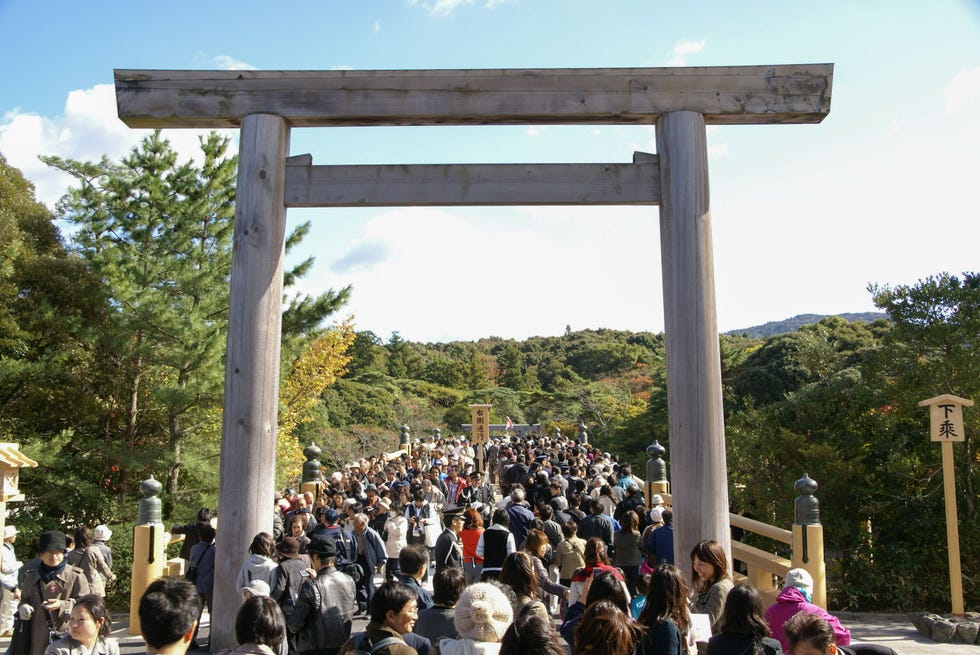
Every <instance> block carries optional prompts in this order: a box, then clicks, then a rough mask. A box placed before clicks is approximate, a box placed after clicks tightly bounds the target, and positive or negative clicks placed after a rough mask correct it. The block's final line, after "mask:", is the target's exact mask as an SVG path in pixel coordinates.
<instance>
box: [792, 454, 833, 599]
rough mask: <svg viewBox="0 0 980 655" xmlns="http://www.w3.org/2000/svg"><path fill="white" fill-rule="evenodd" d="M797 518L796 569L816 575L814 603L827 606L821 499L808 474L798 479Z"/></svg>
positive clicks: (794, 542)
mask: <svg viewBox="0 0 980 655" xmlns="http://www.w3.org/2000/svg"><path fill="white" fill-rule="evenodd" d="M795 486H796V491H797V493H799V494H800V495H799V496H797V498H796V519H795V520H794V521H793V555H792V563H793V568H801V569H806V571H807V572H808V573H809V574H810V575H811V576H812V577H813V604H814V605H819V606H820V607H822V608H824V609H827V566H826V564H824V560H823V526H822V525H820V502H819V501H818V500H817V499H816V498H815V497H814V496H813V493H814V492H815V491H816V490H817V483H816V482H815V481H814V480H813V479H812V478H810V476H808V475H807V474H806V473H804V474H803V477H802V478H800V479H799V480H797V481H796V485H795Z"/></svg>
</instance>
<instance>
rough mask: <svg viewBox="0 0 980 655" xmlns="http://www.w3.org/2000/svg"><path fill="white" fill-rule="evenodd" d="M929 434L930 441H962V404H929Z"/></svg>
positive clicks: (963, 438)
mask: <svg viewBox="0 0 980 655" xmlns="http://www.w3.org/2000/svg"><path fill="white" fill-rule="evenodd" d="M929 436H930V439H931V440H932V441H964V440H965V439H966V437H965V436H964V433H963V406H962V405H960V404H959V403H954V402H938V403H936V404H934V405H930V406H929Z"/></svg>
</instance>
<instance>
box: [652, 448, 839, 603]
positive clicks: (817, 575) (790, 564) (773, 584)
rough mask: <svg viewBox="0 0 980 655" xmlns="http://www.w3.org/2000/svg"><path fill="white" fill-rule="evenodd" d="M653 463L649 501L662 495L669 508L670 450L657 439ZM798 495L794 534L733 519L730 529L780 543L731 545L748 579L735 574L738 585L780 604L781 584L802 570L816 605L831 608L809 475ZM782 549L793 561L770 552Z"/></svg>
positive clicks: (799, 482) (820, 528) (800, 484)
mask: <svg viewBox="0 0 980 655" xmlns="http://www.w3.org/2000/svg"><path fill="white" fill-rule="evenodd" d="M647 454H648V455H649V456H650V459H649V460H647V467H646V474H647V477H646V494H647V496H646V497H647V499H651V498H652V497H653V495H654V494H659V495H660V497H661V498H662V499H663V501H664V504H665V505H667V506H670V505H672V502H671V494H670V483H669V482H668V481H667V463H666V462H665V461H664V460H663V456H664V455H665V454H666V448H664V447H663V446H661V445H660V444H659V443H658V442H657V441H656V440H655V441H654V442H653V443H652V444H650V446H649V447H648V448H647ZM794 487H795V489H796V491H797V493H798V494H799V495H798V496H797V498H796V501H795V518H794V520H793V526H792V529H791V530H787V529H785V528H780V527H777V526H774V525H769V524H768V523H763V522H762V521H757V520H755V519H750V518H746V517H744V516H740V515H738V514H729V515H728V517H729V518H728V520H729V524H730V525H731V527H733V528H740V529H742V530H744V531H745V532H750V533H753V534H756V535H760V536H762V537H765V538H767V539H770V540H772V541H774V542H776V545H774V546H773V547H772V548H771V549H768V550H765V549H762V548H759V547H757V546H752V545H750V544H747V543H743V542H741V541H735V540H732V552H731V556H732V560H733V561H739V562H742V563H743V564H744V565H745V573H744V574H736V576H735V577H736V578H737V579H738V580H739V581H742V580H744V581H747V582H748V583H749V584H751V585H752V586H753V587H755V588H756V589H758V590H759V593H761V594H762V597H763V599H764V600H765V601H766V603H767V604H772V603H774V602H776V596H778V595H779V589H780V587H781V585H782V581H783V580H784V579H785V578H786V574H787V573H788V572H789V570H790V569H795V568H801V569H806V571H807V572H808V573H809V574H810V575H811V576H812V577H813V604H814V605H819V606H820V607H822V608H824V609H827V567H826V565H825V564H824V548H823V526H822V525H820V503H819V502H818V501H817V499H816V498H815V497H814V495H813V493H814V492H815V491H816V490H817V483H816V482H815V481H814V480H812V479H811V478H810V476H808V475H807V474H806V473H804V474H803V477H802V478H801V479H799V480H797V481H796V484H795V485H794ZM780 544H786V545H789V546H790V552H791V554H790V559H786V558H785V557H783V556H781V555H779V554H777V553H776V552H769V551H770V550H771V551H782V552H784V553H785V552H786V548H785V547H783V546H781V545H780Z"/></svg>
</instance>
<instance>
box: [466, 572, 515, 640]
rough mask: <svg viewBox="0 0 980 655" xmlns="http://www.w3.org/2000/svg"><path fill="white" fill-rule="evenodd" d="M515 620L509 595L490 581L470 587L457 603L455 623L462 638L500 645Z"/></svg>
mask: <svg viewBox="0 0 980 655" xmlns="http://www.w3.org/2000/svg"><path fill="white" fill-rule="evenodd" d="M513 620H514V610H513V609H512V608H511V606H510V601H509V600H508V599H507V596H505V595H504V592H502V591H501V590H500V589H499V588H497V587H496V586H494V585H492V584H489V583H487V582H478V583H477V584H474V585H470V586H469V587H467V588H466V589H465V590H464V591H463V593H462V594H460V597H459V600H458V601H457V602H456V617H455V620H454V623H455V625H456V631H457V632H459V636H460V639H472V640H474V641H489V642H499V641H500V640H501V639H502V638H503V636H504V633H505V632H507V628H508V627H510V624H511V621H513Z"/></svg>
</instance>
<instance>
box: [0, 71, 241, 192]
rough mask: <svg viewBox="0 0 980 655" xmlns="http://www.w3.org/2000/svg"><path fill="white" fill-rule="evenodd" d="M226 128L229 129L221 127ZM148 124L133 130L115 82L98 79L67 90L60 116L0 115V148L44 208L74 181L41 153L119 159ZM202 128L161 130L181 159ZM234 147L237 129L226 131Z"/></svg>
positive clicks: (196, 149)
mask: <svg viewBox="0 0 980 655" xmlns="http://www.w3.org/2000/svg"><path fill="white" fill-rule="evenodd" d="M226 132H228V131H226ZM147 133H148V130H133V129H130V128H128V127H126V125H125V124H124V123H123V122H122V121H121V120H119V118H118V116H117V114H116V96H115V88H114V87H113V86H112V85H111V84H99V85H96V86H94V87H92V88H90V89H80V90H76V91H71V92H70V93H69V94H68V97H67V99H66V101H65V110H64V113H63V114H61V115H59V116H40V115H38V114H32V113H24V112H20V111H17V110H14V111H11V112H8V113H7V114H6V115H4V116H3V117H2V119H0V152H2V153H3V154H4V156H6V158H7V162H8V163H9V164H10V165H11V166H14V167H16V168H18V169H19V170H20V171H21V172H22V173H23V174H24V177H26V178H27V179H28V180H30V181H31V182H33V183H34V187H35V195H36V197H37V199H38V200H39V201H41V202H43V203H44V204H46V205H47V206H48V207H49V208H54V205H55V203H56V202H57V200H58V199H59V198H60V197H61V196H62V195H63V194H64V193H65V192H66V191H67V190H68V187H69V186H71V185H72V184H73V179H72V178H71V177H70V176H68V175H67V174H65V173H62V172H61V171H58V170H56V169H54V168H51V167H50V166H48V165H46V164H44V163H43V162H41V161H40V160H39V159H38V156H40V155H54V156H58V157H63V158H67V159H77V160H82V161H98V160H100V159H101V158H102V156H103V155H105V156H107V157H109V159H110V160H118V159H120V158H121V157H122V156H124V155H125V154H126V153H127V152H128V151H129V150H130V149H131V148H132V147H133V146H135V145H136V144H137V143H139V141H140V140H141V139H142V138H143V137H145V136H146V135H147ZM205 133H206V131H204V130H164V133H163V134H164V136H165V137H166V138H167V139H169V140H170V142H171V144H172V145H173V146H174V149H175V150H176V151H177V152H178V153H179V155H180V157H181V159H182V160H184V161H186V160H187V159H188V158H194V157H196V156H197V155H199V153H200V146H199V142H198V136H199V135H201V134H205ZM231 133H232V134H233V139H234V140H235V143H233V144H232V145H231V146H230V150H231V151H232V153H234V152H237V131H231Z"/></svg>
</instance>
